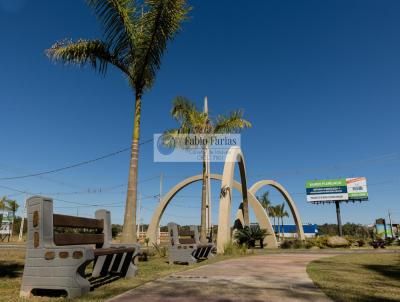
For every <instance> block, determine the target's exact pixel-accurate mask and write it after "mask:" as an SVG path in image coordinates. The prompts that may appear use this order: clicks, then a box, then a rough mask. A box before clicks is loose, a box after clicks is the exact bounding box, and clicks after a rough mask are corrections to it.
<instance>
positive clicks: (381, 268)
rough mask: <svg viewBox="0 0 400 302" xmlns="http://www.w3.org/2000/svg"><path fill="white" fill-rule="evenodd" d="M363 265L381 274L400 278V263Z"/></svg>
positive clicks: (396, 278)
mask: <svg viewBox="0 0 400 302" xmlns="http://www.w3.org/2000/svg"><path fill="white" fill-rule="evenodd" d="M363 267H364V268H366V269H369V270H372V271H374V272H377V273H378V274H381V275H382V276H385V277H388V278H392V279H395V280H400V263H399V264H398V265H379V264H364V265H363Z"/></svg>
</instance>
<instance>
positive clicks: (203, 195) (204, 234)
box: [200, 149, 207, 243]
mask: <svg viewBox="0 0 400 302" xmlns="http://www.w3.org/2000/svg"><path fill="white" fill-rule="evenodd" d="M205 155H206V151H205V149H203V163H202V164H203V180H202V186H201V227H200V240H201V242H203V243H205V242H206V241H207V230H206V212H207V209H206V206H207V204H206V194H207V191H206V183H207V178H206V161H205Z"/></svg>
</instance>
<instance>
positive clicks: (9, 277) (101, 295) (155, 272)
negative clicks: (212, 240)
mask: <svg viewBox="0 0 400 302" xmlns="http://www.w3.org/2000/svg"><path fill="white" fill-rule="evenodd" d="M24 258H25V252H24V251H23V250H0V301H7V302H14V301H26V300H24V299H21V298H19V289H20V285H21V277H22V272H23V269H24V260H25V259H24ZM230 258H233V257H232V256H217V257H214V258H213V259H212V260H208V261H204V262H201V263H197V264H194V265H191V266H188V265H169V264H168V263H167V262H166V261H167V259H166V258H159V257H152V258H151V259H150V260H149V261H145V262H140V263H139V274H138V276H136V277H134V278H131V279H119V280H117V281H115V282H112V283H109V284H107V285H103V286H101V287H99V288H96V289H95V290H94V291H92V292H90V293H89V294H87V295H85V296H82V297H81V298H79V299H72V300H68V301H78V300H79V301H104V300H106V299H108V298H110V297H113V296H116V295H119V294H121V293H123V292H125V291H128V290H130V289H132V288H135V287H137V286H140V285H142V284H144V283H146V282H149V281H152V280H155V279H157V278H161V277H164V276H167V275H169V274H171V273H175V272H179V271H184V270H188V269H192V268H195V267H198V266H201V265H205V264H209V263H214V262H217V261H221V260H226V259H230ZM29 301H35V302H37V301H39V302H42V301H52V302H53V301H65V299H64V298H43V297H33V298H32V299H29Z"/></svg>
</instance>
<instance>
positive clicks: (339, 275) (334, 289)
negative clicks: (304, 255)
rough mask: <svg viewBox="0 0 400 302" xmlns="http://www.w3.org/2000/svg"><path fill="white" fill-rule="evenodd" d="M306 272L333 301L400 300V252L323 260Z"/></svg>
mask: <svg viewBox="0 0 400 302" xmlns="http://www.w3.org/2000/svg"><path fill="white" fill-rule="evenodd" d="M307 272H308V275H309V276H310V277H311V279H312V280H313V281H314V283H315V284H316V285H317V286H318V287H320V288H321V289H322V290H323V291H324V292H325V294H327V295H328V296H329V297H331V298H332V299H333V300H334V301H343V302H353V301H354V302H361V301H363V302H365V301H376V302H380V301H382V302H383V301H386V302H390V301H400V253H392V254H379V253H375V254H346V255H339V256H335V257H329V258H322V259H319V260H316V261H313V262H311V263H310V264H309V265H308V267H307Z"/></svg>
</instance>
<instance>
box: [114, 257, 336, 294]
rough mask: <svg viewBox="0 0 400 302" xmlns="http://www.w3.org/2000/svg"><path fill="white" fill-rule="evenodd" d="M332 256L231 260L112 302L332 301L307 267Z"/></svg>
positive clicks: (153, 284) (161, 281) (150, 285)
mask: <svg viewBox="0 0 400 302" xmlns="http://www.w3.org/2000/svg"><path fill="white" fill-rule="evenodd" d="M329 256H332V254H328V255H327V254H319V253H311V254H294V253H293V254H292V253H291V254H272V255H262V256H251V257H246V258H239V259H232V260H227V261H222V262H218V263H214V264H210V265H205V266H202V267H199V268H196V269H193V270H189V271H185V272H181V273H176V274H173V275H170V276H168V277H165V278H162V279H159V280H156V281H153V282H150V283H147V284H145V285H143V286H141V287H138V288H136V289H133V290H131V291H129V292H126V293H125V294H122V295H120V296H118V297H115V298H113V299H111V300H109V302H111V301H112V302H127V301H135V302H142V301H143V302H144V301H146V302H169V301H171V302H172V301H173V302H183V301H185V302H197V301H199V302H205V301H207V302H230V301H254V302H256V301H257V302H258V301H274V302H275V301H277V302H289V301H304V302H305V301H318V302H328V301H331V300H330V299H329V298H328V297H326V296H325V294H324V293H323V292H322V291H320V290H319V289H318V288H317V287H316V286H315V285H314V284H313V282H312V281H311V279H310V278H309V277H308V275H307V272H306V266H307V264H308V263H309V262H310V261H312V260H315V259H318V258H322V257H329Z"/></svg>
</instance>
